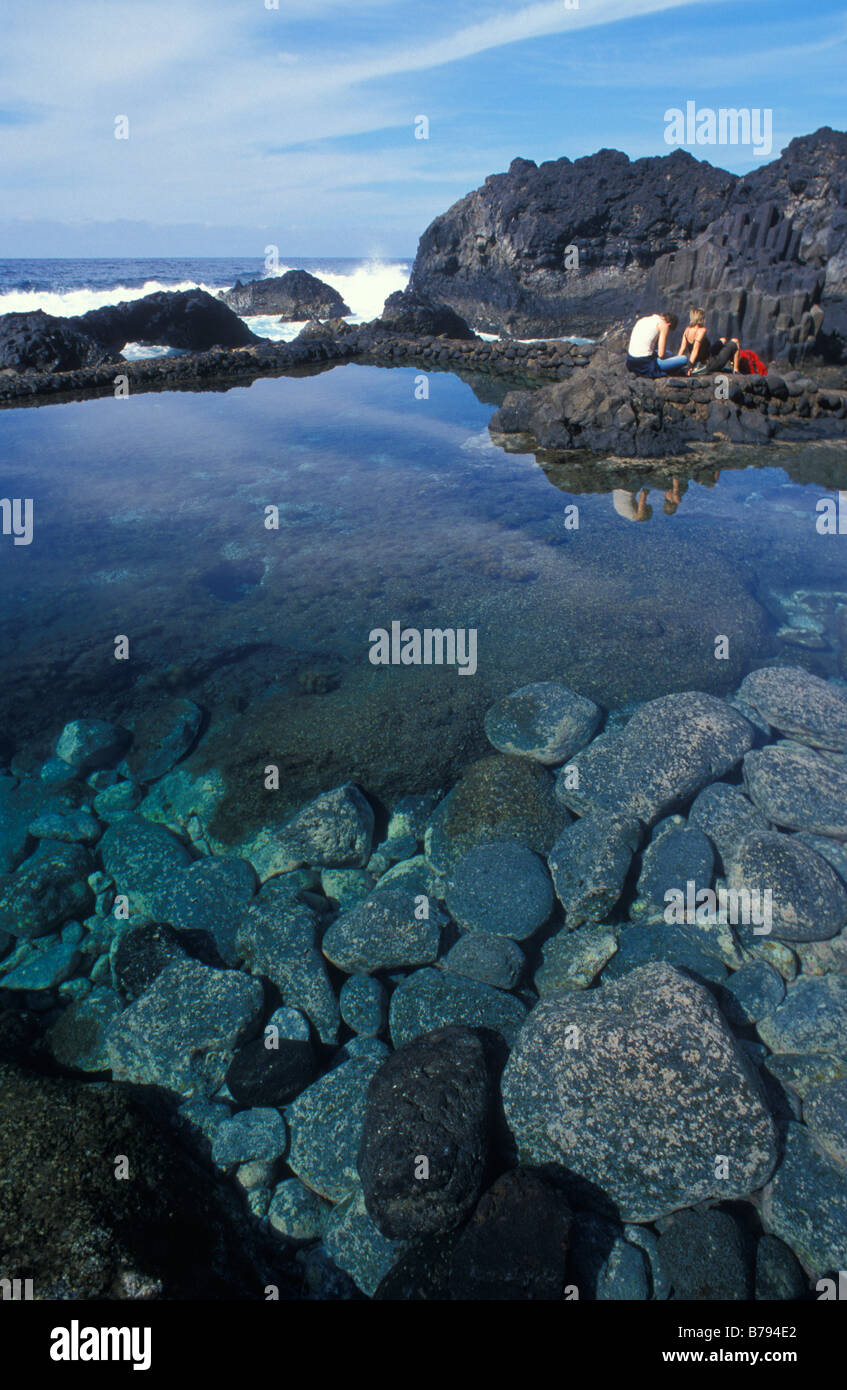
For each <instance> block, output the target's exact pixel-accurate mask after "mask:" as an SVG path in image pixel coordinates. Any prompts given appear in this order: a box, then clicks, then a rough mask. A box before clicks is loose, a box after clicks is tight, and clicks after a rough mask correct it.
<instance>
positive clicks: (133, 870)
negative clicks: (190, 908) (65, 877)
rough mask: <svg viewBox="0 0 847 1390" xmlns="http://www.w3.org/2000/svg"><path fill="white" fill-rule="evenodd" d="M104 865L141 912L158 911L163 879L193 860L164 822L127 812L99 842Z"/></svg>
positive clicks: (152, 912)
mask: <svg viewBox="0 0 847 1390" xmlns="http://www.w3.org/2000/svg"><path fill="white" fill-rule="evenodd" d="M99 850H100V854H101V856H102V859H103V868H104V869H105V870H106V873H107V874H110V875H111V876H112V878H113V879H114V880H115V883H116V884H117V887H118V892H119V893H125V894H126V896H127V897H128V898H129V901H130V905H131V906H132V907H134V908H135V910H136V911H138V912H143V913H148V914H150V915H155V903H156V901H157V898H158V896H159V894H160V893H161V891H162V885H163V883H165V882H167V881H168V880H169V879H170V878H171V877H172V876H173V875H174V874H176V873H177V872H178V871H179V870H180V869H182V868H184V867H185V865H187V864H189V863H190V862H191V856H190V855H189V853H188V850H187V849H186V848H185V845H183V844H182V842H181V841H180V840H178V839H177V838H176V836H175V835H172V834H171V832H170V831H169V830H167V829H166V828H165V826H163V825H156V824H154V823H152V822H150V821H147V820H143V819H142V818H141V817H140V816H124V817H123V818H122V819H121V820H118V821H114V822H113V823H112V825H110V826H109V827H108V829H107V830H106V832H105V834H104V835H103V838H102V840H101V841H100V845H99Z"/></svg>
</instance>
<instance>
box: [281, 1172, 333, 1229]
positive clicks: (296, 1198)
mask: <svg viewBox="0 0 847 1390" xmlns="http://www.w3.org/2000/svg"><path fill="white" fill-rule="evenodd" d="M331 1211H332V1207H331V1205H330V1203H329V1202H325V1201H324V1200H323V1198H322V1197H319V1196H318V1194H317V1193H316V1192H312V1191H311V1189H310V1188H308V1187H306V1185H305V1183H302V1182H301V1181H300V1179H299V1178H283V1180H282V1182H279V1183H277V1185H276V1187H275V1188H274V1190H273V1196H272V1197H271V1201H270V1206H269V1207H268V1224H269V1225H270V1226H271V1227H272V1229H273V1230H274V1231H276V1233H277V1235H279V1236H284V1237H285V1239H286V1240H288V1241H291V1243H292V1245H308V1244H309V1242H310V1241H313V1240H320V1238H321V1235H322V1234H323V1231H324V1227H325V1226H326V1223H327V1218H328V1217H329V1215H330V1213H331Z"/></svg>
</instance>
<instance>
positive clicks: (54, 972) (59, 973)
mask: <svg viewBox="0 0 847 1390" xmlns="http://www.w3.org/2000/svg"><path fill="white" fill-rule="evenodd" d="M78 963H79V951H78V950H77V948H76V946H75V945H73V944H70V943H66V942H64V941H57V942H56V944H55V945H54V946H48V948H47V950H46V951H36V950H34V949H30V952H29V954H28V955H27V956H26V957H25V959H24V960H22V961H21V962H20V964H17V965H15V967H14V969H13V970H10V971H9V973H8V974H7V975H0V989H24V990H41V989H55V988H56V986H57V985H60V984H61V983H62V981H63V980H67V979H69V978H70V976H71V975H73V973H74V970H75V969H76V967H77V965H78Z"/></svg>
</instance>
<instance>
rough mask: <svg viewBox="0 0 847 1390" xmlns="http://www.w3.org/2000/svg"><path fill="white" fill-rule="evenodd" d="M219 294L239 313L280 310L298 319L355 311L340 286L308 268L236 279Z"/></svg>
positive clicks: (224, 301)
mask: <svg viewBox="0 0 847 1390" xmlns="http://www.w3.org/2000/svg"><path fill="white" fill-rule="evenodd" d="M219 298H220V299H221V300H222V301H223V303H224V304H226V305H227V306H228V307H229V308H230V309H233V310H234V311H235V312H236V313H237V314H279V316H280V318H283V319H291V320H294V321H295V322H297V321H299V320H301V319H313V318H317V319H332V318H341V317H343V316H344V315H345V314H349V313H351V312H352V310H351V309H349V308H348V306H347V305H346V304H345V303H344V300H343V299H342V297H341V295H340V294H339V293H338V290H334V289H333V288H332V286H331V285H326V284H324V282H323V280H319V279H318V278H317V276H316V275H310V274H309V272H308V271H307V270H287V271H286V272H285V274H284V275H274V276H270V277H268V278H266V279H264V280H249V281H248V282H247V284H246V285H243V284H242V283H241V281H240V280H236V282H235V284H234V285H233V287H232V289H231V290H222V291H221V294H220V296H219Z"/></svg>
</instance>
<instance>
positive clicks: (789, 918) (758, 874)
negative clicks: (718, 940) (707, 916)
mask: <svg viewBox="0 0 847 1390" xmlns="http://www.w3.org/2000/svg"><path fill="white" fill-rule="evenodd" d="M727 882H728V886H729V888H730V890H731V891H732V892H734V893H737V894H739V895H740V897H739V912H740V915H741V918H742V920H740V921H738V922H737V923H734V925H737V927H738V930H739V934H740V935H741V936H743V937H748V936H750V935H751V934H752V933H753V932H754V931H756V930H757V928H758V929H759V930H762V928H763V927H770V933H769V934H770V935H773V936H774V937H776V938H777V939H778V940H780V941H825V940H828V939H829V938H830V937H833V936H836V935H837V934H838V932H840V931H841V929H842V927H843V926H844V925H845V924H847V887H845V885H844V884H843V883H842V881H841V879H840V878H839V877H838V875H837V874H836V872H835V870H834V869H832V868H831V867H830V865H829V864H828V863H827V862H826V860H825V859H823V858H822V857H821V856H820V855H819V854H816V853H815V851H814V850H813V849H809V847H808V845H804V844H802V843H801V841H800V840H798V839H797V837H796V836H794V835H781V834H780V833H779V832H778V831H769V830H759V831H755V832H754V833H753V834H752V835H748V836H747V838H746V839H744V840H742V841H741V842H740V844H738V845H737V846H736V848H735V850H734V852H733V857H732V859H731V861H730V864H729V870H728V873H727ZM748 899H749V903H750V904H751V905H752V904H756V905H757V910H756V912H755V914H753V917H752V918H751V921H754V922H755V923H756V925H751V921H747V922H745V921H743V917H744V916H745V915H750V914H749V911H748V910H747V909H745V903H746V902H747V900H748ZM763 917H764V922H763V921H762V918H763Z"/></svg>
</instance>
